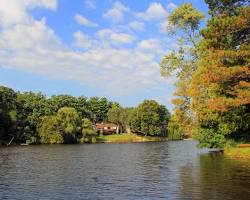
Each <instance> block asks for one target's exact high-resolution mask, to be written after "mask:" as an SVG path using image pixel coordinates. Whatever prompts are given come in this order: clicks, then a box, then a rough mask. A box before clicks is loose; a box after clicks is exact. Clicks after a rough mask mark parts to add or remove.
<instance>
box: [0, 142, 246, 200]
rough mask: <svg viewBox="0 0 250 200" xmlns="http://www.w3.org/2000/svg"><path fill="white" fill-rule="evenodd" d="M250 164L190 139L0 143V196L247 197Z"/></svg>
mask: <svg viewBox="0 0 250 200" xmlns="http://www.w3.org/2000/svg"><path fill="white" fill-rule="evenodd" d="M249 188H250V163H249V162H240V161H237V160H231V159H227V158H225V157H224V156H223V155H220V154H218V155H217V154H201V152H200V151H199V150H198V149H197V148H196V143H195V142H192V141H182V142H167V143H164V142H163V143H143V144H111V145H106V144H97V145H41V146H28V147H11V148H0V199H37V197H39V198H40V199H133V200H134V199H160V198H163V199H243V200H244V199H249V197H250V193H249Z"/></svg>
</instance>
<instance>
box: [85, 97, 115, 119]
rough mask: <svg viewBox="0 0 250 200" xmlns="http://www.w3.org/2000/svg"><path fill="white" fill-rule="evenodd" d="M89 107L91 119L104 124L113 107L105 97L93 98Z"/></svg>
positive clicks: (89, 101) (89, 102)
mask: <svg viewBox="0 0 250 200" xmlns="http://www.w3.org/2000/svg"><path fill="white" fill-rule="evenodd" d="M87 102H88V107H89V110H90V111H91V115H92V116H91V118H92V120H94V121H96V122H102V121H106V120H107V114H108V111H109V109H110V108H111V106H112V103H111V102H109V101H108V100H107V99H106V98H105V97H102V98H98V97H91V98H90V99H89V100H88V101H87Z"/></svg>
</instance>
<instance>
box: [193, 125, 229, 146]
mask: <svg viewBox="0 0 250 200" xmlns="http://www.w3.org/2000/svg"><path fill="white" fill-rule="evenodd" d="M195 138H196V139H198V140H199V142H200V143H199V145H198V146H199V147H206V148H223V147H224V145H225V143H226V140H225V137H224V135H223V134H221V133H220V132H216V131H215V130H214V129H209V128H199V129H198V132H197V133H196V135H195Z"/></svg>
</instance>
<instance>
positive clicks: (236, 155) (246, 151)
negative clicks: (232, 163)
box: [224, 147, 250, 161]
mask: <svg viewBox="0 0 250 200" xmlns="http://www.w3.org/2000/svg"><path fill="white" fill-rule="evenodd" d="M224 155H225V156H227V157H230V158H233V159H240V160H249V161H250V147H247V148H240V147H233V148H226V149H225V151H224Z"/></svg>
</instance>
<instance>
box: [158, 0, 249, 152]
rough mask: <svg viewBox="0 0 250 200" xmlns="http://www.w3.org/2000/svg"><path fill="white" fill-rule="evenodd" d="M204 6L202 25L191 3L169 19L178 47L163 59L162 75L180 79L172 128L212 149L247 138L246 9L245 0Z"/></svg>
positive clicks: (212, 1)
mask: <svg viewBox="0 0 250 200" xmlns="http://www.w3.org/2000/svg"><path fill="white" fill-rule="evenodd" d="M205 2H206V3H207V5H208V8H209V15H210V17H209V19H208V20H207V21H205V22H204V19H205V15H204V14H203V13H201V12H199V11H198V10H197V9H196V8H194V7H193V6H192V4H189V3H186V4H183V5H181V6H180V7H178V8H177V9H175V10H174V11H173V12H172V13H171V14H170V15H169V17H168V27H167V29H168V33H169V34H171V35H172V34H174V35H176V36H177V37H179V40H178V41H179V43H178V48H177V49H175V50H172V51H171V52H170V53H169V54H167V55H165V56H164V57H163V59H162V62H161V72H162V75H163V76H170V75H172V74H177V78H178V81H177V82H176V91H175V96H176V98H174V99H173V100H172V102H173V104H174V106H175V109H174V113H173V115H172V117H171V119H170V123H171V126H174V127H176V129H175V130H176V131H177V132H179V133H181V134H182V135H189V136H192V137H194V138H197V139H198V140H199V141H200V146H202V147H209V148H211V147H223V146H224V145H225V144H226V143H227V141H236V142H237V141H242V142H244V141H249V140H250V63H249V61H250V6H249V1H248V0H227V1H225V0H205ZM201 23H203V24H204V25H203V27H202V28H201Z"/></svg>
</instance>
